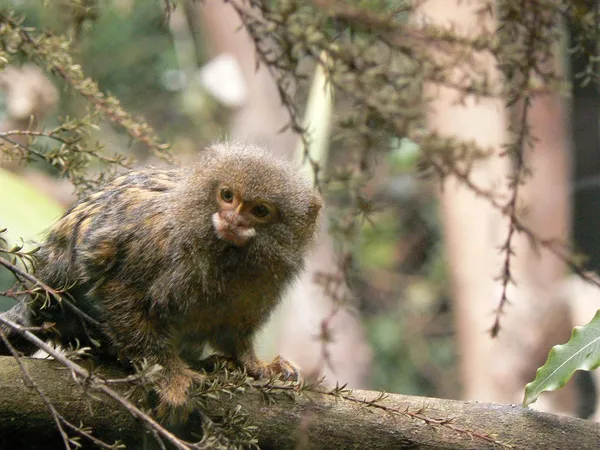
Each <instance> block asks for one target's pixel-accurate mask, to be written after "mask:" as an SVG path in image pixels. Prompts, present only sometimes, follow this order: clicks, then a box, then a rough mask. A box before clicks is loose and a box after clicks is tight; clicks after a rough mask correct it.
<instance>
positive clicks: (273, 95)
mask: <svg viewBox="0 0 600 450" xmlns="http://www.w3.org/2000/svg"><path fill="white" fill-rule="evenodd" d="M196 7H197V12H198V14H199V18H200V20H201V26H202V31H203V34H204V36H205V40H206V41H207V42H208V44H209V46H210V49H209V50H210V51H211V53H212V54H213V55H215V56H216V55H219V54H222V53H229V54H231V55H233V56H234V57H235V58H236V60H237V62H238V64H239V66H240V68H241V70H242V73H243V75H244V78H245V81H246V88H247V92H248V98H247V101H246V103H245V104H244V105H243V106H242V107H241V108H240V109H239V110H237V111H236V112H235V114H234V116H233V120H232V126H231V134H230V136H231V138H232V139H235V140H239V141H242V142H244V141H251V142H256V143H258V144H260V145H263V146H265V147H267V148H269V149H271V150H272V151H273V152H274V153H275V154H277V155H278V156H280V157H282V158H285V159H288V160H292V159H293V152H294V149H295V145H296V141H297V136H296V135H295V134H294V133H293V132H291V131H285V132H283V133H279V130H281V129H282V128H283V127H284V125H286V124H287V123H288V121H289V117H288V113H287V111H286V109H285V108H284V107H283V106H282V104H281V100H280V97H279V94H278V91H277V86H276V85H275V82H274V81H273V79H272V78H271V76H270V74H269V72H268V70H267V69H266V68H265V67H264V66H261V67H260V69H259V70H256V56H255V52H254V46H253V44H252V42H251V40H250V38H249V36H248V34H247V33H246V32H245V30H243V29H242V28H241V22H240V20H239V18H238V16H237V14H236V13H235V11H234V10H233V8H231V6H230V5H228V4H227V3H226V2H222V1H217V2H203V3H198V4H197V6H196ZM326 223H327V220H326V217H325V214H323V218H322V223H321V233H320V237H319V238H318V240H317V242H316V245H315V251H313V252H312V253H311V255H310V256H309V258H308V260H307V268H306V271H305V272H304V274H303V276H302V277H301V278H300V280H299V282H298V283H297V284H296V285H295V288H294V289H293V290H292V291H291V292H290V293H289V295H288V296H287V298H286V301H285V302H284V305H283V306H282V308H281V309H280V311H278V313H277V314H276V323H275V325H274V324H273V323H271V324H270V326H268V327H267V328H268V329H269V331H271V332H273V331H274V332H275V333H276V334H277V335H278V336H277V337H276V338H273V336H271V337H270V338H271V339H272V340H273V341H274V342H276V343H277V344H276V348H273V349H272V350H274V351H275V352H281V353H282V354H284V355H286V357H289V358H290V359H292V360H293V361H295V362H296V363H297V364H298V365H300V367H302V368H303V372H304V373H305V374H308V373H314V372H319V373H320V374H321V375H326V377H327V380H326V382H328V383H331V384H335V382H340V383H348V385H349V386H352V387H361V386H364V385H365V380H366V376H367V371H368V366H369V362H370V349H369V347H368V346H367V344H366V342H365V338H364V333H363V330H362V327H361V325H360V323H358V321H357V320H356V318H355V317H353V316H352V315H351V314H350V313H349V312H347V311H345V310H340V311H339V312H337V314H336V315H335V318H334V319H333V321H331V323H330V324H329V327H330V329H331V330H332V333H333V339H334V340H333V342H330V343H328V344H326V345H327V350H328V352H329V354H330V355H331V359H330V361H331V362H332V367H329V366H328V365H323V364H322V360H321V355H322V349H323V348H322V346H323V342H321V341H320V340H318V338H317V337H318V336H319V335H320V333H321V323H322V321H323V320H325V319H326V318H327V317H328V316H329V314H330V313H331V311H332V309H333V308H334V304H333V302H332V299H331V298H329V297H327V296H326V295H325V294H324V291H323V288H322V287H321V286H320V285H318V284H316V283H315V282H314V276H315V273H317V272H327V273H329V272H333V271H335V268H336V260H335V255H334V252H333V247H332V242H331V238H330V237H329V235H328V233H327V226H326ZM344 289H347V288H344ZM275 329H277V330H275Z"/></svg>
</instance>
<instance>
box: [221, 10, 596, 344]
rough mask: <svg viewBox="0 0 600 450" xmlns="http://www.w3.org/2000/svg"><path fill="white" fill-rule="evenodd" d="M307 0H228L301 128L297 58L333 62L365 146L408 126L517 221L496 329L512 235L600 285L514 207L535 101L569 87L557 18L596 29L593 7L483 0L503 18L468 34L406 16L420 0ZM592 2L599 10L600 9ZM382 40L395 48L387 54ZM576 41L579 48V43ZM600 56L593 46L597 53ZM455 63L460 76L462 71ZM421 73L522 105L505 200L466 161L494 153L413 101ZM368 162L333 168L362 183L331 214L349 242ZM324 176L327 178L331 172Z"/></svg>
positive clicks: (431, 157) (363, 213) (359, 214)
mask: <svg viewBox="0 0 600 450" xmlns="http://www.w3.org/2000/svg"><path fill="white" fill-rule="evenodd" d="M311 3H312V5H313V6H312V7H311V6H307V5H306V3H305V2H297V1H293V0H290V1H286V2H284V4H280V5H273V4H269V3H266V2H262V1H260V0H251V1H248V2H232V3H231V4H232V7H233V8H234V9H235V10H236V12H237V13H238V15H239V17H240V19H241V20H242V22H243V23H244V25H245V27H246V29H247V31H248V33H249V34H250V36H251V38H252V39H253V41H254V44H255V47H256V51H257V58H258V60H259V62H260V63H261V64H265V65H267V67H268V68H269V71H270V72H271V74H272V75H273V78H274V80H275V82H276V83H277V84H278V86H279V92H280V96H281V100H282V103H283V104H284V105H285V106H286V108H288V111H289V112H290V123H289V128H291V129H292V130H294V131H296V132H297V133H300V134H301V135H303V133H304V132H305V130H303V128H302V126H301V123H300V121H299V120H298V113H297V105H296V104H295V103H294V102H292V100H291V95H290V94H289V93H288V90H289V86H291V85H293V84H294V83H298V82H299V81H300V80H302V79H303V74H301V73H299V69H298V67H299V66H300V65H299V61H300V60H302V59H303V58H310V59H312V60H313V61H315V62H316V63H317V64H321V65H324V66H325V67H326V73H327V74H328V79H329V82H330V83H331V84H332V86H333V87H334V89H335V90H336V92H340V93H343V94H344V95H346V96H348V98H350V99H353V101H354V104H355V105H356V110H357V111H358V112H356V113H355V114H353V116H352V117H351V118H350V119H346V122H345V123H340V126H341V127H342V129H346V130H348V129H349V128H351V129H352V130H351V132H350V133H353V134H354V135H358V139H359V140H360V141H361V143H362V148H364V154H368V153H371V154H373V153H374V151H376V150H375V149H376V147H377V143H378V142H377V138H376V136H377V134H376V133H377V132H378V131H377V130H382V132H383V133H385V132H386V131H387V132H389V133H391V134H392V135H394V136H397V137H408V138H409V139H410V140H412V141H413V142H415V143H417V144H418V145H419V146H420V149H421V155H422V158H423V161H424V162H426V163H427V164H428V166H429V168H430V169H433V171H434V173H436V174H437V176H438V177H439V178H440V179H442V180H443V179H444V178H446V177H448V176H452V177H454V178H456V179H457V180H458V181H459V182H461V183H463V184H465V185H466V187H467V188H469V189H470V190H471V191H472V192H473V193H474V194H476V195H478V196H480V197H482V198H484V199H486V200H487V201H488V202H489V203H490V204H491V205H492V206H493V207H494V208H495V209H497V210H498V211H500V212H501V214H502V215H503V216H505V217H507V219H508V220H509V229H508V231H507V236H506V240H505V242H504V245H503V246H502V249H501V250H502V251H503V252H504V254H505V259H504V265H503V269H502V273H501V275H500V282H501V285H502V294H501V298H500V300H499V305H498V307H497V309H496V311H495V312H496V316H495V320H494V324H493V326H492V328H491V334H492V335H493V336H495V335H497V333H498V331H499V329H500V316H501V315H502V312H503V310H504V306H505V305H506V303H507V302H508V296H507V288H508V286H509V284H510V283H512V275H511V263H512V256H513V240H514V236H515V234H517V233H520V234H524V235H526V236H527V237H528V239H529V242H530V243H531V245H534V246H538V247H541V248H544V249H547V250H548V251H550V252H551V253H552V254H554V255H557V256H559V257H560V258H561V259H563V260H564V262H565V264H566V265H567V266H568V267H569V269H571V270H572V271H573V272H575V273H576V274H577V275H579V276H581V277H582V278H583V279H585V280H586V281H589V282H592V283H594V284H596V285H597V284H598V283H597V281H596V280H595V279H594V278H593V277H591V276H589V275H588V274H586V273H584V271H583V270H582V269H581V267H580V266H579V264H577V262H576V261H575V258H574V257H572V256H570V255H569V252H568V250H567V248H566V244H565V243H562V244H561V243H557V242H556V241H555V240H554V239H547V238H542V237H540V236H538V235H537V234H536V232H535V231H533V230H532V229H531V228H530V227H529V226H527V224H526V223H525V222H524V221H523V219H522V218H520V214H519V211H518V208H517V205H518V197H519V186H521V185H522V184H523V183H524V182H525V181H526V176H527V173H528V171H529V169H528V167H527V164H526V158H525V154H526V151H527V148H528V147H529V146H530V145H532V142H533V141H534V139H535V138H534V137H533V136H532V135H531V133H530V130H529V124H528V121H529V113H528V112H529V109H530V105H531V102H532V101H534V99H535V98H536V96H539V95H547V94H549V93H554V92H556V91H557V90H558V91H560V90H563V89H564V88H565V86H566V85H567V83H566V81H565V80H564V79H563V78H562V77H561V76H560V75H559V74H556V73H554V72H553V71H551V70H546V67H547V62H548V61H550V60H551V58H552V56H553V51H552V48H553V46H554V45H555V42H556V41H557V40H558V36H559V33H560V31H559V27H558V24H559V23H560V21H561V19H562V18H569V19H571V20H572V21H573V22H575V25H576V26H580V27H581V28H584V29H589V28H590V27H589V26H587V24H588V23H589V20H590V18H589V17H588V16H589V14H588V12H587V11H584V12H581V11H580V10H578V9H577V8H576V7H574V6H573V5H572V4H571V3H570V2H562V1H559V0H536V1H534V2H523V1H516V0H515V1H513V0H506V1H502V2H500V5H501V6H500V7H499V8H498V12H497V11H496V7H495V6H494V2H490V1H488V2H482V4H481V5H479V6H480V7H479V11H478V14H481V15H484V14H487V15H494V14H498V18H497V19H498V22H499V29H498V30H490V31H488V32H486V33H481V34H480V35H478V36H475V37H466V36H461V35H460V33H459V30H456V29H453V28H437V27H435V26H432V25H431V24H426V26H415V25H414V24H412V23H411V22H409V21H408V20H407V17H408V16H409V14H410V13H412V12H413V11H414V10H415V9H416V8H417V7H418V5H419V4H420V3H422V2H419V1H415V2H407V3H406V4H405V6H404V7H402V8H399V9H398V10H397V11H388V12H385V13H381V12H380V11H377V12H376V11H374V10H368V9H364V8H358V7H355V6H353V5H350V4H349V3H347V2H344V1H339V0H313V1H312V2H311ZM315 10H317V11H318V13H319V14H320V16H319V17H320V18H318V19H315V18H314V17H315V14H314V11H315ZM592 13H593V14H596V15H597V14H598V12H597V11H596V12H593V11H591V12H590V14H592ZM327 20H330V21H331V23H333V29H336V26H339V25H341V26H343V27H345V28H350V29H351V30H352V32H353V33H354V34H355V35H356V34H359V33H368V37H366V38H365V39H366V40H367V41H368V44H366V45H365V46H362V45H361V44H360V42H359V41H358V40H350V42H349V40H348V39H344V38H343V36H342V35H341V34H340V33H331V32H330V33H328V32H327V29H328V28H327ZM329 28H330V29H331V28H332V27H329ZM508 28H511V29H510V30H508ZM267 30H268V31H269V32H268V33H267ZM374 30H377V32H376V33H375V32H374ZM507 32H509V33H512V34H511V36H510V38H509V40H508V41H505V40H502V33H507ZM590 33H592V34H593V35H595V33H597V31H596V30H590ZM588 34H589V33H588ZM267 36H268V38H267ZM586 36H587V35H586ZM510 39H514V41H512V40H510ZM507 42H509V43H510V44H511V45H510V46H509V45H508V44H507ZM507 47H510V49H507ZM373 49H378V50H379V51H373ZM385 49H387V50H388V52H387V53H385V57H382V56H381V54H382V53H383V50H385ZM575 51H581V49H580V48H576V49H575ZM436 52H442V53H443V54H444V55H451V57H449V58H445V59H444V58H442V59H440V58H435V57H431V56H430V55H431V54H432V53H436ZM510 52H512V53H510ZM324 53H325V54H327V55H329V56H328V62H325V61H323V60H322V58H321V55H322V54H324ZM478 53H479V54H481V53H488V54H490V55H492V56H493V57H494V58H495V59H496V60H497V61H498V63H499V65H500V67H501V68H502V69H503V71H504V72H505V76H506V77H507V79H508V84H509V89H508V90H506V89H504V88H503V87H501V86H500V84H499V83H493V82H492V81H491V80H490V79H489V76H488V74H487V73H486V72H485V71H484V70H482V69H480V68H478V67H477V59H476V58H475V57H474V55H476V54H478ZM508 54H510V57H509V58H507V55H508ZM596 57H597V55H590V60H592V59H594V58H596ZM457 70H458V71H460V72H461V75H458V76H457V75H456V71H457ZM403 71H404V72H403ZM424 82H428V83H433V84H435V85H438V86H446V87H449V88H452V89H453V90H455V91H457V92H458V93H459V94H461V95H462V96H461V97H459V98H458V99H457V101H458V102H460V101H462V100H463V99H464V97H466V96H474V97H476V98H480V97H489V96H494V97H500V96H501V97H503V98H506V99H507V101H508V106H509V107H516V108H518V110H519V113H518V116H519V117H518V120H517V122H518V123H516V124H515V126H514V128H513V129H512V130H511V132H512V134H513V138H512V139H511V142H510V143H509V144H508V145H507V151H506V152H505V156H507V157H510V158H511V159H512V163H513V175H512V177H511V179H510V180H508V186H509V188H510V191H511V195H510V198H509V200H508V202H502V201H499V200H498V199H497V196H496V194H495V193H494V192H492V191H487V190H484V189H481V188H480V187H479V186H477V185H476V184H475V183H474V182H473V181H472V180H471V178H470V171H469V169H468V168H469V167H471V166H472V163H473V162H474V161H476V160H477V159H480V158H486V157H487V155H488V153H489V152H487V151H486V150H483V149H481V148H478V147H477V146H476V145H475V144H473V143H467V142H451V140H450V139H449V138H448V137H445V136H439V135H437V134H435V133H431V132H429V131H428V132H427V135H426V134H425V133H424V132H423V127H422V110H420V109H418V108H415V106H414V105H418V104H420V103H419V98H420V96H421V92H420V89H419V88H418V86H420V85H421V84H422V83H424ZM415 86H417V87H415ZM398 111H402V113H401V114H400V113H398ZM303 139H305V138H304V137H303ZM346 141H349V139H346ZM458 149H460V150H458ZM370 166H371V164H370V162H369V160H368V159H361V160H360V161H358V162H357V164H356V166H355V167H354V168H353V169H349V170H348V172H347V173H346V174H344V175H342V176H339V174H338V173H335V174H334V175H333V177H332V178H334V177H336V176H337V177H336V178H335V179H336V181H338V182H339V180H342V181H343V182H346V183H348V185H351V182H350V181H349V180H354V184H353V186H354V187H355V189H348V191H349V192H351V194H350V195H349V197H351V200H350V204H349V205H348V204H346V205H345V214H344V217H345V219H344V218H342V219H341V220H339V221H338V223H334V225H333V230H334V231H336V226H337V227H339V228H337V231H339V233H340V237H341V241H342V242H343V243H344V242H346V243H348V242H350V243H351V242H352V240H353V236H355V234H356V230H357V220H361V218H368V213H369V212H370V211H368V210H365V209H364V208H361V206H362V205H364V204H368V202H365V201H364V199H363V194H362V190H363V188H364V179H368V175H369V170H370ZM313 167H314V169H315V171H320V170H322V168H321V167H318V164H317V165H315V164H313ZM462 167H467V169H466V170H465V169H462ZM321 180H322V182H323V181H326V180H325V179H324V178H321ZM349 259H351V254H350V252H349V251H348V253H347V254H346V253H344V251H342V257H341V258H340V260H341V261H347V260H349Z"/></svg>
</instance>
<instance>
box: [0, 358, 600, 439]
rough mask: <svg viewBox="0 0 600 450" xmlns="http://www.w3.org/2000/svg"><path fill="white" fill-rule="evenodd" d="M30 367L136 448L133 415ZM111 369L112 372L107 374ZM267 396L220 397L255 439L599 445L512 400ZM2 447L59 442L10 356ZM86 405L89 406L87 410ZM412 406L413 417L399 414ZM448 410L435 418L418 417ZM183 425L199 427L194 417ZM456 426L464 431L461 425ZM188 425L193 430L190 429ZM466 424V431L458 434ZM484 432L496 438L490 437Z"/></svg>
mask: <svg viewBox="0 0 600 450" xmlns="http://www.w3.org/2000/svg"><path fill="white" fill-rule="evenodd" d="M23 362H24V364H25V366H26V368H27V370H28V372H29V374H30V375H31V377H32V378H33V379H34V380H35V381H36V383H38V385H39V387H41V388H42V389H43V391H44V392H45V393H46V395H47V396H48V397H49V398H50V399H51V400H52V402H53V404H54V405H55V407H56V409H57V410H58V411H59V412H60V413H61V414H63V415H64V416H65V417H66V418H67V419H68V420H70V421H72V422H74V423H76V424H79V423H84V424H85V425H88V426H91V427H93V430H94V435H95V436H96V437H98V438H102V439H104V440H107V441H109V442H112V441H113V440H114V439H117V438H119V439H121V440H122V441H123V442H124V443H126V444H127V446H128V448H132V447H133V448H137V447H139V446H140V445H142V444H143V442H144V440H145V441H146V442H150V441H151V440H152V438H151V437H150V436H148V435H144V432H143V431H142V428H141V426H140V424H139V422H137V421H136V420H134V419H133V418H132V417H131V416H129V415H128V414H127V413H126V412H124V411H121V410H120V409H119V407H118V406H116V405H114V404H112V403H110V402H108V401H105V400H104V399H103V398H102V395H101V394H99V393H97V392H94V389H93V388H88V389H87V392H88V394H92V395H93V397H91V396H90V395H86V394H84V393H83V390H82V389H81V387H80V386H78V385H77V384H76V383H75V382H74V380H73V378H72V377H71V375H70V372H69V371H68V370H66V369H64V368H63V367H60V366H59V365H57V364H56V363H54V362H51V361H44V360H34V359H23ZM112 375H114V374H112ZM351 395H352V397H353V398H355V399H359V400H366V401H372V400H375V399H376V398H377V397H378V395H379V393H378V392H373V391H360V390H355V391H353V392H352V394H351ZM272 399H274V401H273V402H271V404H268V403H267V402H266V400H265V397H264V395H263V394H261V393H260V392H258V391H253V390H252V391H247V392H246V393H245V394H244V395H243V396H242V395H233V396H232V397H231V398H229V397H226V396H222V399H221V400H222V406H224V407H235V406H236V405H237V404H239V405H242V407H243V408H245V410H246V411H247V412H248V413H249V417H250V418H251V422H252V423H253V424H254V425H256V426H257V427H258V430H259V431H258V439H259V444H260V446H261V448H296V447H297V446H298V445H299V444H300V446H301V447H302V448H351V447H354V448H404V447H417V448H501V447H502V446H501V445H500V444H499V443H503V444H505V445H506V446H510V447H511V448H579V449H585V448H597V444H598V442H599V441H600V425H598V424H597V423H594V422H591V421H586V420H582V419H573V418H568V417H561V416H556V415H552V414H546V413H541V412H537V411H534V410H531V409H528V408H521V407H519V406H516V405H499V404H493V403H478V402H465V401H455V400H442V399H435V398H424V397H410V396H405V395H398V394H390V395H389V396H388V397H387V398H385V399H384V400H382V401H380V402H377V404H378V405H383V406H385V407H388V408H393V409H395V410H396V411H398V412H400V413H398V412H396V413H393V412H390V411H389V410H388V411H386V410H384V409H382V408H381V407H379V408H378V407H372V406H371V407H367V406H365V405H364V403H361V402H358V401H352V400H349V399H344V398H338V397H334V396H332V395H323V394H318V393H308V394H304V395H302V396H296V395H289V392H287V393H286V392H280V393H279V394H278V393H276V392H274V393H273V394H272ZM0 405H1V406H0V447H1V448H30V449H35V448H44V449H51V448H61V446H62V442H61V440H60V437H59V435H58V433H57V431H56V427H55V425H54V422H53V421H52V418H51V416H50V414H49V413H48V410H47V409H46V406H45V405H44V403H43V402H42V400H41V398H40V396H39V395H38V394H37V393H36V392H35V391H34V390H33V389H30V388H28V387H27V386H26V385H25V383H24V382H23V380H22V377H21V372H20V369H19V367H18V365H17V363H16V361H15V360H14V359H13V358H10V357H1V358H0ZM92 411H93V415H92ZM404 411H409V412H412V413H413V417H411V416H410V415H409V414H406V413H403V412H404ZM414 415H416V416H419V415H420V416H421V417H427V418H429V419H433V420H435V419H438V420H445V419H452V420H451V422H448V423H440V422H438V423H437V424H432V423H429V424H428V423H425V421H424V420H421V419H419V418H415V417H414ZM188 426H189V427H190V428H191V429H193V428H195V429H196V430H197V432H199V431H200V425H199V423H198V422H197V421H194V420H193V419H191V420H190V422H189V424H188ZM461 430H462V431H461ZM188 431H190V430H188ZM464 431H469V433H465V432H464ZM482 436H490V437H491V438H492V439H493V440H495V441H496V443H494V442H490V441H489V438H487V439H484V438H482Z"/></svg>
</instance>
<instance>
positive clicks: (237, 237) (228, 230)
mask: <svg viewBox="0 0 600 450" xmlns="http://www.w3.org/2000/svg"><path fill="white" fill-rule="evenodd" d="M212 223H213V226H214V228H215V233H216V234H217V237H218V238H219V239H223V240H224V241H227V242H231V243H232V244H234V245H236V246H238V247H243V246H244V245H246V243H247V242H248V241H249V240H250V239H251V238H253V237H254V235H255V234H256V230H255V229H254V228H245V227H240V226H237V227H236V226H232V225H231V224H230V223H228V222H227V221H226V220H224V219H223V218H222V217H221V216H220V215H219V213H214V214H213V216H212Z"/></svg>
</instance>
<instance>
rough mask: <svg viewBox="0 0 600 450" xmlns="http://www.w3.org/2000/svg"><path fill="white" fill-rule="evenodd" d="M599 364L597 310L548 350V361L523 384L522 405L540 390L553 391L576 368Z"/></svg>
mask: <svg viewBox="0 0 600 450" xmlns="http://www.w3.org/2000/svg"><path fill="white" fill-rule="evenodd" d="M598 366H600V310H599V311H597V312H596V315H595V316H594V318H593V319H592V321H591V322H590V323H588V324H587V325H584V326H582V327H575V328H574V329H573V334H572V335H571V339H569V342H567V343H566V344H563V345H556V346H554V347H553V348H552V350H550V353H549V354H548V360H547V361H546V363H545V364H544V365H543V366H542V367H540V368H539V369H538V370H537V373H536V376H535V380H533V381H532V382H531V383H529V384H528V385H527V386H525V398H524V399H523V406H527V405H529V404H531V403H533V402H535V401H536V400H537V398H538V397H539V396H540V394H541V393H542V392H544V391H555V390H557V389H560V388H561V387H563V386H564V385H565V384H566V383H567V381H569V380H570V379H571V377H572V376H573V374H574V373H575V371H576V370H593V369H595V368H596V367H598Z"/></svg>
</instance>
